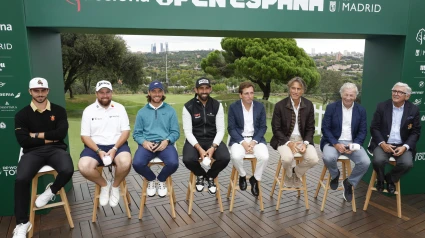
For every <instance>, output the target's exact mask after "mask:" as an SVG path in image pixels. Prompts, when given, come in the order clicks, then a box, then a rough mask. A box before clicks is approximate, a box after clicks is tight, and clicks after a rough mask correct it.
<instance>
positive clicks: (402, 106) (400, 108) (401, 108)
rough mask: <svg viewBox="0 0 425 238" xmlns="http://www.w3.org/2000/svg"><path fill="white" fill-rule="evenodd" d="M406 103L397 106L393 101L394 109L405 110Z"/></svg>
mask: <svg viewBox="0 0 425 238" xmlns="http://www.w3.org/2000/svg"><path fill="white" fill-rule="evenodd" d="M404 104H405V103H403V105H401V107H396V106H394V103H393V110H394V109H397V110H403V109H404Z"/></svg>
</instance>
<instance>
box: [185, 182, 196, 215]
mask: <svg viewBox="0 0 425 238" xmlns="http://www.w3.org/2000/svg"><path fill="white" fill-rule="evenodd" d="M189 186H190V199H189V211H188V212H187V214H188V215H190V214H192V205H193V199H194V198H193V196H194V193H195V175H193V176H192V180H191V181H190V183H189Z"/></svg>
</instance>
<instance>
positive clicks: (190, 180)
mask: <svg viewBox="0 0 425 238" xmlns="http://www.w3.org/2000/svg"><path fill="white" fill-rule="evenodd" d="M193 176H195V175H194V174H193V173H192V172H190V176H189V184H188V186H187V192H186V201H189V199H190V197H189V196H190V187H191V184H192V180H193Z"/></svg>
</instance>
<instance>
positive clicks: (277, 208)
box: [276, 161, 286, 211]
mask: <svg viewBox="0 0 425 238" xmlns="http://www.w3.org/2000/svg"><path fill="white" fill-rule="evenodd" d="M279 162H280V161H279ZM279 165H280V166H279V167H278V168H279V170H282V177H281V178H280V183H279V191H278V196H277V203H276V211H278V210H279V205H280V198H281V197H282V192H283V183H284V181H285V175H286V171H285V169H284V168H282V164H281V163H279Z"/></svg>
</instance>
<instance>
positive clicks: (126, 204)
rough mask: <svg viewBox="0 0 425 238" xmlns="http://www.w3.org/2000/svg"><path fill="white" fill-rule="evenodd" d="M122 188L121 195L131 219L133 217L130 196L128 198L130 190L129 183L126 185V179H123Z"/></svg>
mask: <svg viewBox="0 0 425 238" xmlns="http://www.w3.org/2000/svg"><path fill="white" fill-rule="evenodd" d="M120 189H121V194H120V195H121V196H122V197H123V199H124V206H125V210H126V212H127V217H128V219H130V218H131V211H130V207H129V206H128V204H129V202H128V198H127V193H128V190H127V185H126V182H125V179H124V180H123V181H121V183H120Z"/></svg>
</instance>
